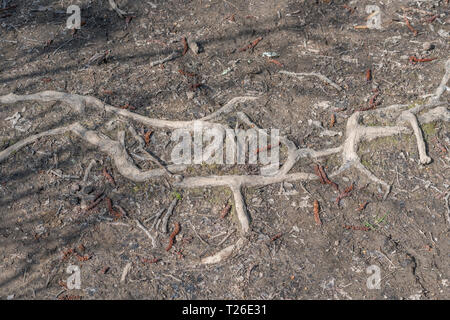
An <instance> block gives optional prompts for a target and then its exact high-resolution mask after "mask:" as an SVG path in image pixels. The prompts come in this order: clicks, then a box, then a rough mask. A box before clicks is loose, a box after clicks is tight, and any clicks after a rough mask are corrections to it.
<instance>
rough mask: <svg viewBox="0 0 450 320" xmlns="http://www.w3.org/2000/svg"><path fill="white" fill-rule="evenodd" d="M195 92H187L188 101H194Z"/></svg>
mask: <svg viewBox="0 0 450 320" xmlns="http://www.w3.org/2000/svg"><path fill="white" fill-rule="evenodd" d="M194 95H195V92H192V91H188V92H186V96H187V98H188V100H192V99H193V98H194Z"/></svg>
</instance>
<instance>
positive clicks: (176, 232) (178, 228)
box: [166, 222, 180, 251]
mask: <svg viewBox="0 0 450 320" xmlns="http://www.w3.org/2000/svg"><path fill="white" fill-rule="evenodd" d="M179 232H180V224H179V223H178V222H176V223H175V229H174V230H173V232H172V233H171V234H170V238H169V245H168V246H167V248H166V251H169V250H170V249H171V248H172V246H173V242H174V241H175V237H176V235H177V234H178V233H179Z"/></svg>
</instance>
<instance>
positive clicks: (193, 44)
mask: <svg viewBox="0 0 450 320" xmlns="http://www.w3.org/2000/svg"><path fill="white" fill-rule="evenodd" d="M188 46H189V49H191V50H192V52H193V53H195V54H199V52H200V47H199V46H198V44H197V42H195V41H189V40H188Z"/></svg>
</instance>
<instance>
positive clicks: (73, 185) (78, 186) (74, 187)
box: [70, 183, 81, 192]
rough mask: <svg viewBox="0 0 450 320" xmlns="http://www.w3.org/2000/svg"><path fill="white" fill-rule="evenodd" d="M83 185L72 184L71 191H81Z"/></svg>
mask: <svg viewBox="0 0 450 320" xmlns="http://www.w3.org/2000/svg"><path fill="white" fill-rule="evenodd" d="M80 189H81V186H80V185H79V184H78V183H74V184H72V185H71V186H70V191H72V192H77V191H80Z"/></svg>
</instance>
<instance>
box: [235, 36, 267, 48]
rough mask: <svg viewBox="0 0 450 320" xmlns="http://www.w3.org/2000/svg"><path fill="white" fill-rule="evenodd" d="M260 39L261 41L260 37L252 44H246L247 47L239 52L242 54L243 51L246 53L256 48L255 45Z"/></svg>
mask: <svg viewBox="0 0 450 320" xmlns="http://www.w3.org/2000/svg"><path fill="white" fill-rule="evenodd" d="M262 39H263V38H262V37H259V38H257V39H256V40H254V41H253V42H252V43H250V44H248V45H247V46H245V47H243V48H241V49H239V51H240V52H243V51H247V50H249V49H253V48H254V47H256V45H257V44H258V43H259V42H260V41H261V40H262Z"/></svg>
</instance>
